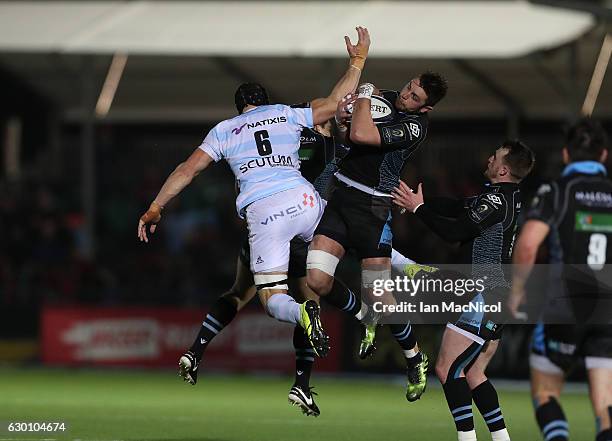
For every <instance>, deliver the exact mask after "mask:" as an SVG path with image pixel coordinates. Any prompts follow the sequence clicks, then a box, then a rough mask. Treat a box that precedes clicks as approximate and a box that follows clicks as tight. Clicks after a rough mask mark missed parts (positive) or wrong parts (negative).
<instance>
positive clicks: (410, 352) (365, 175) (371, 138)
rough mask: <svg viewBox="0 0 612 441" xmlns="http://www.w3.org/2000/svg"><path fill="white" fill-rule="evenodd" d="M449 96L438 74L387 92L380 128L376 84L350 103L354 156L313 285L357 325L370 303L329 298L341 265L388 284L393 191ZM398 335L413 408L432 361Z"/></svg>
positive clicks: (343, 167) (320, 244)
mask: <svg viewBox="0 0 612 441" xmlns="http://www.w3.org/2000/svg"><path fill="white" fill-rule="evenodd" d="M446 90H447V85H446V81H445V80H444V79H443V78H442V77H441V76H440V75H438V74H436V73H431V72H426V73H423V74H421V75H420V76H419V77H416V78H414V79H412V80H411V81H410V82H409V83H408V84H406V86H404V87H403V88H402V90H401V91H399V92H394V91H387V92H382V100H384V101H385V102H386V107H389V109H390V110H391V112H390V115H388V117H387V118H386V119H384V120H383V121H377V122H378V124H376V123H375V121H374V120H373V119H372V113H371V104H372V95H373V94H374V92H375V88H374V86H373V85H371V84H363V85H361V86H360V87H359V90H358V95H357V96H356V97H355V99H354V101H351V102H350V103H348V104H351V105H352V106H353V111H352V117H351V121H350V123H348V122H347V125H348V126H350V128H349V129H348V131H347V133H346V139H345V143H346V145H347V146H348V147H349V148H350V150H349V152H348V154H347V155H346V156H345V157H344V158H343V159H342V161H341V162H340V164H339V170H338V172H337V173H336V175H335V176H336V178H335V179H334V181H333V183H332V185H333V186H334V188H333V189H332V193H331V197H330V199H329V202H328V204H327V206H326V208H325V213H324V214H323V218H322V219H321V222H320V223H319V227H318V228H317V230H316V232H315V237H314V239H313V242H312V244H311V246H310V249H309V251H308V259H307V268H308V273H307V282H308V286H309V287H311V288H312V289H313V290H314V291H315V292H316V293H317V294H318V295H320V296H327V300H328V301H329V302H330V303H332V304H333V305H335V306H337V307H339V308H345V310H346V308H348V310H349V313H351V314H352V315H355V316H356V317H358V318H363V317H364V314H366V313H367V311H366V309H367V307H366V306H365V304H364V303H363V302H358V301H355V299H354V298H351V297H350V296H349V293H348V292H346V291H345V292H340V291H339V290H334V291H331V289H332V286H333V280H334V273H335V270H336V266H337V264H338V262H339V261H340V259H341V258H342V257H343V256H344V254H345V252H346V250H347V249H353V250H354V251H355V252H356V254H357V257H358V258H359V259H360V260H361V265H362V278H363V281H364V286H365V287H368V286H369V285H371V284H372V283H373V281H374V280H375V279H388V278H389V277H390V274H391V249H392V232H391V209H392V206H393V204H392V202H391V190H392V189H393V188H395V187H397V185H398V182H399V177H400V173H401V171H402V169H403V166H404V163H405V161H406V159H407V158H408V157H409V156H410V154H411V153H412V152H413V151H414V150H415V149H416V148H418V146H419V145H420V144H421V143H422V142H423V140H424V139H425V136H426V134H427V113H428V112H429V111H431V110H432V108H433V106H434V105H435V104H436V103H437V102H438V101H440V100H441V99H442V98H443V97H444V95H445V94H446ZM378 93H379V94H380V92H378ZM377 100H380V98H377ZM345 104H346V103H345ZM345 104H342V106H339V110H338V112H337V113H336V119H337V121H339V122H340V123H344V122H345V119H346V116H347V115H346V113H345V111H344V108H345V107H346V106H345ZM330 291H331V292H330ZM392 332H393V334H394V336H395V338H396V339H397V340H398V342H399V343H400V345H401V347H402V349H403V350H404V353H405V356H406V360H407V367H408V385H407V386H408V387H407V388H408V391H407V394H406V397H407V399H408V400H409V401H414V400H416V399H418V398H419V397H420V396H421V394H422V393H423V391H424V390H425V386H426V381H427V377H426V375H425V373H426V370H427V358H426V357H425V356H424V354H421V353H420V352H419V349H418V346H417V344H416V338H415V336H414V333H412V332H411V328H410V326H409V325H398V326H393V327H392Z"/></svg>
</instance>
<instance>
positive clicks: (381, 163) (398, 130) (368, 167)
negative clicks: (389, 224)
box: [339, 90, 428, 193]
mask: <svg viewBox="0 0 612 441" xmlns="http://www.w3.org/2000/svg"><path fill="white" fill-rule="evenodd" d="M381 94H382V97H383V98H384V99H385V100H387V101H388V103H389V104H390V105H391V107H392V109H393V110H394V112H393V113H392V115H390V117H389V118H388V120H387V121H382V122H378V123H377V124H376V128H377V129H378V133H379V134H380V142H381V145H380V146H374V145H364V144H356V143H354V142H352V141H351V140H350V139H349V137H348V136H347V139H346V144H347V147H348V148H349V149H350V150H349V152H348V154H347V155H346V156H345V158H344V159H343V160H342V161H341V162H340V165H339V166H340V173H342V174H343V175H344V176H346V177H348V178H351V179H353V180H355V181H357V182H359V183H361V184H364V185H367V186H368V187H373V188H376V189H377V190H378V191H382V192H385V193H390V192H391V190H393V189H394V188H395V187H397V186H398V185H399V179H400V175H401V172H402V169H403V168H404V163H405V162H406V160H407V159H408V157H409V156H410V155H411V154H412V153H413V152H414V151H415V150H416V149H417V148H418V147H419V145H420V144H421V143H422V142H423V140H424V139H425V137H426V136H427V125H428V123H427V121H428V120H427V114H425V113H406V112H400V111H399V110H397V108H396V107H395V101H396V100H397V97H398V96H399V92H396V91H390V90H383V91H381Z"/></svg>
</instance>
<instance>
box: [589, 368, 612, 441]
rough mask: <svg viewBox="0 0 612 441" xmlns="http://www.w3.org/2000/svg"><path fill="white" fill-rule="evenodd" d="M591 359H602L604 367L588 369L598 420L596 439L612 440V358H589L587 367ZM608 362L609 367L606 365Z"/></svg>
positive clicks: (600, 440) (594, 409) (591, 394)
mask: <svg viewBox="0 0 612 441" xmlns="http://www.w3.org/2000/svg"><path fill="white" fill-rule="evenodd" d="M589 358H590V359H591V360H602V361H603V363H601V366H602V367H596V368H591V369H588V370H587V372H588V376H589V394H590V397H591V403H592V404H593V412H594V413H595V418H596V420H597V431H596V433H597V439H596V441H608V440H612V421H611V420H612V359H609V358H599V359H594V358H591V357H588V358H587V367H588V366H589V361H590V360H589ZM606 364H607V367H604V366H605V365H606Z"/></svg>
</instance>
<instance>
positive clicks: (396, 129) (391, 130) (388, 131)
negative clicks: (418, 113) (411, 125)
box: [382, 124, 408, 144]
mask: <svg viewBox="0 0 612 441" xmlns="http://www.w3.org/2000/svg"><path fill="white" fill-rule="evenodd" d="M382 134H383V137H384V138H385V142H386V143H387V144H391V143H394V142H401V141H404V140H405V139H406V138H407V136H408V134H407V133H406V125H405V124H396V125H394V126H389V127H383V129H382Z"/></svg>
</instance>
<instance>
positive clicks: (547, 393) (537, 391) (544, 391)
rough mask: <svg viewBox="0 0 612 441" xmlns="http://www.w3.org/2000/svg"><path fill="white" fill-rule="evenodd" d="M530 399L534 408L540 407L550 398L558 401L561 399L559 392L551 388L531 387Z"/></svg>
mask: <svg viewBox="0 0 612 441" xmlns="http://www.w3.org/2000/svg"><path fill="white" fill-rule="evenodd" d="M531 397H532V399H533V403H534V404H535V405H536V406H542V405H544V404H546V403H548V402H549V401H550V400H551V398H554V399H555V400H557V401H559V400H560V398H561V394H560V393H559V391H557V390H555V389H552V388H544V387H532V392H531Z"/></svg>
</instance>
